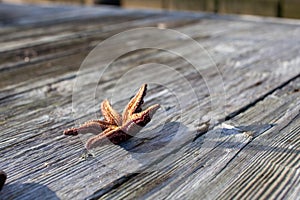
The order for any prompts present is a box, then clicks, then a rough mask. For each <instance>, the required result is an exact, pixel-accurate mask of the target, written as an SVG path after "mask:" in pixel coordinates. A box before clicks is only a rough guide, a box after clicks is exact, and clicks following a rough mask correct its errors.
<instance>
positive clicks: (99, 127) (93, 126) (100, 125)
mask: <svg viewBox="0 0 300 200" xmlns="http://www.w3.org/2000/svg"><path fill="white" fill-rule="evenodd" d="M110 126H111V125H110V124H109V123H107V122H104V121H101V120H91V121H88V122H86V123H84V124H83V125H81V126H80V127H78V128H70V129H67V130H65V131H64V135H78V133H80V134H83V133H93V134H98V133H100V132H102V131H103V130H105V129H107V128H109V127H110Z"/></svg>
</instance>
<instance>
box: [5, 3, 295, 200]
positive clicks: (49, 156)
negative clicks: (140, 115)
mask: <svg viewBox="0 0 300 200" xmlns="http://www.w3.org/2000/svg"><path fill="white" fill-rule="evenodd" d="M141 27H158V28H160V29H158V30H164V29H166V28H167V29H173V30H176V31H179V32H180V33H183V34H186V35H188V36H190V37H191V38H193V39H194V40H195V41H197V42H198V43H199V44H201V45H202V46H203V47H204V48H205V49H206V51H207V53H208V54H209V55H210V56H211V58H212V60H213V61H214V63H215V65H214V64H212V65H206V67H205V68H203V69H202V70H200V72H201V73H200V74H201V75H199V74H197V73H195V69H194V68H193V67H192V66H191V63H188V62H186V61H185V60H184V59H182V58H181V57H180V56H177V55H175V54H172V53H170V52H167V51H164V50H163V49H164V48H171V49H173V50H174V51H177V50H178V51H179V50H180V51H182V52H184V56H183V57H189V58H192V59H193V61H194V62H195V63H200V64H201V63H202V62H203V61H204V59H205V57H204V56H203V54H201V53H200V52H199V51H196V50H195V49H194V47H193V46H192V44H191V43H190V42H183V41H184V38H185V37H177V38H175V39H173V40H172V39H171V40H168V41H166V40H163V39H162V37H160V35H147V34H132V35H130V37H131V38H133V39H134V40H129V39H128V38H127V37H125V38H124V40H121V42H120V41H112V42H111V43H109V44H110V45H109V46H107V49H105V50H104V51H102V53H101V55H99V57H102V58H109V57H110V55H111V54H112V53H113V52H122V51H123V50H124V47H126V48H128V49H126V48H125V50H128V53H126V54H124V55H122V56H120V57H119V58H118V59H116V60H115V61H114V62H113V63H112V64H111V66H110V67H108V68H107V70H106V71H105V73H104V74H103V75H102V77H101V79H100V78H99V77H98V74H97V72H98V71H101V70H103V69H104V68H105V67H106V66H105V65H104V63H101V62H92V61H91V62H90V63H87V64H86V67H85V68H80V66H81V65H82V63H83V61H84V59H85V58H87V56H88V55H89V53H90V51H91V50H92V49H93V48H94V47H95V46H96V45H97V44H99V43H100V42H101V41H105V40H106V39H108V38H110V37H111V36H113V35H115V34H118V33H121V32H123V31H126V30H130V29H133V28H141ZM299 35H300V22H299V21H297V20H287V19H284V20H282V19H281V20H280V19H275V18H260V17H245V16H219V15H213V14H208V13H205V14H203V13H197V14H196V13H180V12H155V11H147V10H143V11H135V10H123V9H116V8H110V7H96V8H92V7H86V8H83V7H67V6H65V7H58V6H43V7H35V6H16V5H8V4H0V43H1V45H0V52H1V60H0V71H1V73H0V91H1V93H0V105H1V106H0V109H1V112H0V124H1V127H0V152H1V154H0V170H3V171H5V172H6V173H7V175H8V179H7V181H6V184H5V186H4V187H3V189H2V191H1V192H0V199H35V198H36V199H47V198H49V199H98V198H101V199H111V198H113V199H231V198H236V199H298V198H299V196H300V171H299V167H300V162H299V159H300V152H299V151H300V143H299V141H300V113H299V112H300V76H299V75H300V37H299ZM147 38H151V39H150V40H149V39H147ZM137 41H144V43H143V44H144V45H146V46H147V45H148V46H151V45H153V43H159V44H160V45H161V47H162V49H153V48H145V49H137V50H135V51H130V49H135V48H136V46H135V45H137V43H138V42H137ZM124 45H125V46H124ZM126 45H127V46H126ZM147 63H160V64H163V65H165V66H170V68H172V69H173V70H174V71H176V72H177V74H179V75H178V76H171V75H170V74H169V73H168V72H167V71H165V70H163V69H165V68H163V65H161V67H162V68H161V70H152V68H151V67H148V68H144V70H143V71H139V73H137V72H136V71H137V70H136V69H138V66H139V65H142V64H147ZM215 66H217V67H218V69H219V73H215V71H214V70H213V69H215ZM79 69H80V70H79ZM128 72H130V73H128ZM125 74H126V77H127V78H126V81H124V80H123V79H122V77H123V76H124V75H125ZM85 77H86V78H85ZM220 77H221V79H220ZM80 78H81V80H84V81H82V82H81V84H80V87H81V89H80V90H79V92H78V91H77V96H76V98H74V91H75V89H76V88H74V86H75V85H76V80H80ZM152 79H153V80H154V79H155V80H161V81H163V82H164V85H158V84H155V83H151V82H150V83H149V91H148V93H147V97H146V99H145V104H146V105H145V107H146V106H147V105H151V104H155V103H159V104H161V105H162V109H161V110H160V111H159V112H157V113H156V115H154V117H153V120H152V121H151V123H149V126H147V127H145V130H147V131H144V132H141V135H139V136H140V138H142V139H138V138H133V139H131V140H129V141H127V142H125V143H123V144H122V145H120V146H116V145H109V146H104V147H100V148H99V149H97V150H96V151H95V152H91V154H88V153H87V152H86V151H85V150H84V143H83V142H82V139H81V138H80V137H77V136H75V137H67V136H64V135H63V134H62V133H63V130H64V129H66V128H70V127H72V126H77V125H78V122H84V121H86V120H90V119H93V118H94V117H95V116H97V117H100V116H101V114H100V113H99V106H100V102H101V101H102V100H104V99H106V98H108V99H110V100H111V101H112V104H113V106H114V108H116V110H118V111H120V112H121V110H122V108H123V107H124V105H126V104H127V102H128V101H129V99H130V98H131V97H132V95H133V94H134V93H135V92H136V90H137V89H138V88H139V87H140V85H141V83H143V82H144V81H145V80H152ZM120 80H121V82H120V83H122V84H118V83H119V81H120ZM183 80H185V81H188V83H189V86H190V87H191V88H192V89H193V90H190V89H186V88H184V87H183ZM220 80H221V82H220ZM122 81H123V82H122ZM220 84H221V85H220ZM92 85H97V87H98V88H99V89H101V88H102V90H101V91H102V92H101V93H99V92H98V93H97V92H96V94H97V95H96V100H97V101H95V104H90V103H89V102H91V101H90V99H91V98H95V96H93V95H91V94H93V93H95V91H98V88H93V87H91V86H92ZM210 87H211V88H214V87H216V88H221V89H222V91H220V93H215V94H214V95H213V96H212V95H211V92H212V91H211V90H210V89H211V88H210ZM168 88H173V90H172V91H170V90H168ZM78 94H79V95H78ZM112 94H114V96H112ZM193 94H196V96H194V95H193ZM72 96H73V98H72ZM177 96H181V97H184V98H183V100H182V101H183V103H182V104H181V105H184V106H182V107H180V105H178V101H177V99H176V97H177ZM212 99H217V100H216V101H218V99H221V100H222V102H220V106H222V109H221V110H223V111H224V112H222V113H219V112H216V110H214V108H212V107H211V101H212ZM74 102H76V103H78V104H76V103H75V104H74ZM72 103H73V106H72ZM76 105H81V106H79V107H76ZM74 112H76V113H77V114H74ZM208 120H210V122H207V121H208ZM162 123H165V126H164V127H163V128H162V129H157V127H158V128H159V126H160V125H161V124H162ZM179 125H181V126H182V127H183V128H182V129H180V130H178V129H177V128H178V126H179ZM151 127H154V129H151ZM156 130H157V131H156ZM190 132H195V133H196V134H195V135H194V137H193V138H190V139H187V140H186V142H183V143H180V141H182V140H185V139H186V138H187V137H189V136H190V134H189V133H190ZM218 133H219V134H218ZM169 141H178V144H179V145H173V146H172V149H171V150H170V149H166V150H164V151H161V152H160V153H158V154H157V155H155V156H154V157H149V158H147V157H146V158H145V157H143V156H144V155H145V154H143V153H141V152H147V149H148V148H150V149H151V148H152V147H155V148H161V149H163V148H164V144H165V143H166V142H169ZM140 166H142V170H141V168H139V167H140ZM154 166H158V167H156V168H155V167H154Z"/></svg>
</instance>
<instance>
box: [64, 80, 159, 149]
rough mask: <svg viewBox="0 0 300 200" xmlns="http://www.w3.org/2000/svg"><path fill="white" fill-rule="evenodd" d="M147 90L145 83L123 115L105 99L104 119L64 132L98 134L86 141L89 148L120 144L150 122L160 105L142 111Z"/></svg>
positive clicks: (102, 104) (102, 109) (67, 133)
mask: <svg viewBox="0 0 300 200" xmlns="http://www.w3.org/2000/svg"><path fill="white" fill-rule="evenodd" d="M146 91H147V84H143V85H142V86H141V88H140V89H139V91H138V93H137V94H136V95H135V96H134V97H133V98H132V99H131V100H130V101H129V103H128V104H127V106H126V107H125V109H124V111H123V114H122V115H120V114H119V113H118V112H117V111H116V110H114V109H113V108H112V107H111V105H110V103H109V101H108V100H104V101H103V102H102V103H101V112H102V115H103V117H104V120H90V121H88V122H86V123H84V124H83V125H81V126H80V127H78V128H71V129H67V130H65V131H64V134H65V135H77V134H78V133H94V134H98V135H96V136H94V137H91V138H90V139H88V141H87V143H86V148H87V149H91V148H94V147H97V146H100V145H105V144H109V143H110V142H112V143H114V144H120V143H121V142H124V141H126V140H128V139H130V138H131V137H133V136H134V135H135V134H136V133H137V132H139V131H140V130H141V129H142V127H144V126H146V124H147V123H149V122H150V120H151V117H152V116H153V114H154V113H155V112H156V111H157V109H158V108H159V107H160V105H159V104H155V105H153V106H150V107H149V108H147V109H146V110H144V111H142V108H141V107H142V104H143V103H144V101H143V98H144V97H145V95H146ZM109 141H110V142H109Z"/></svg>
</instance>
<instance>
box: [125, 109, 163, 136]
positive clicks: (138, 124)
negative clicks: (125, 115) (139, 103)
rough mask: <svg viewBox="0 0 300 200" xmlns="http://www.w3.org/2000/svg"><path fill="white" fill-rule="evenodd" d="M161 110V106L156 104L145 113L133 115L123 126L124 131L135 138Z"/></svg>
mask: <svg viewBox="0 0 300 200" xmlns="http://www.w3.org/2000/svg"><path fill="white" fill-rule="evenodd" d="M159 108H160V105H159V104H155V105H153V106H150V107H149V108H147V109H146V110H145V111H143V112H140V113H135V114H133V115H132V116H131V117H130V119H129V120H128V121H127V122H126V123H125V124H123V125H122V127H121V128H122V131H123V132H125V133H127V134H129V135H132V136H134V135H135V134H136V133H138V132H139V131H140V130H141V129H142V128H143V127H144V126H146V125H147V124H148V123H149V122H150V121H151V118H152V116H153V115H154V113H155V112H156V111H157V109H159Z"/></svg>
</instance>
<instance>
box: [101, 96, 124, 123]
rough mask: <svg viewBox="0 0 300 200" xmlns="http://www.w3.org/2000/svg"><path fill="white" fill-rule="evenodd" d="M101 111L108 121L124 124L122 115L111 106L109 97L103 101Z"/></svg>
mask: <svg viewBox="0 0 300 200" xmlns="http://www.w3.org/2000/svg"><path fill="white" fill-rule="evenodd" d="M101 112H102V115H103V116H104V119H105V120H106V121H107V122H108V123H110V124H113V125H119V126H120V125H121V124H122V118H121V115H120V114H119V113H118V112H117V111H115V110H114V109H113V108H112V107H111V105H110V103H109V101H108V100H107V99H105V100H104V101H103V102H102V103H101Z"/></svg>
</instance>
